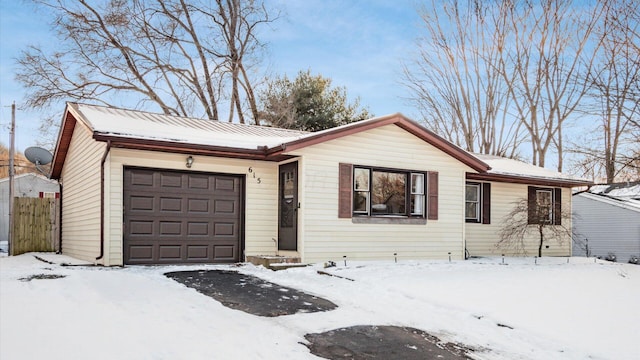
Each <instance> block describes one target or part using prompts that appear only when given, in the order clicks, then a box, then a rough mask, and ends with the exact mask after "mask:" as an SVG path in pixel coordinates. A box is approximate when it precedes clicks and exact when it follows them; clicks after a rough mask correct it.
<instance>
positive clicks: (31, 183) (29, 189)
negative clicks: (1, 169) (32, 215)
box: [0, 173, 60, 241]
mask: <svg viewBox="0 0 640 360" xmlns="http://www.w3.org/2000/svg"><path fill="white" fill-rule="evenodd" d="M14 184H15V189H14V193H13V194H14V196H15V197H36V198H37V197H49V196H50V197H58V196H59V195H60V185H59V184H58V182H57V181H55V180H50V179H48V178H46V177H44V176H42V175H38V174H34V173H27V174H20V175H16V176H15V178H14ZM8 240H9V178H4V179H0V241H8Z"/></svg>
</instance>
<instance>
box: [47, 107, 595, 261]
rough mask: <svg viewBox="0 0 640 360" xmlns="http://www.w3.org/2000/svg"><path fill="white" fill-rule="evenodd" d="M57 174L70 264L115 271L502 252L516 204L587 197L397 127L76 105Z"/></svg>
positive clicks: (559, 178)
mask: <svg viewBox="0 0 640 360" xmlns="http://www.w3.org/2000/svg"><path fill="white" fill-rule="evenodd" d="M51 177H52V178H54V179H60V181H61V183H62V185H63V189H64V190H63V191H64V193H63V198H64V201H63V204H62V251H63V253H65V254H67V255H70V256H73V257H77V258H80V259H84V260H89V261H94V262H96V263H100V264H104V265H123V264H164V263H224V262H236V261H244V260H245V258H246V256H249V255H282V256H295V257H300V258H301V259H302V262H305V263H312V262H324V261H328V260H333V261H337V260H342V258H343V256H346V257H347V258H349V259H353V260H374V259H393V257H394V254H397V255H398V257H400V258H411V259H445V258H447V257H448V255H449V254H451V257H453V258H455V259H462V258H464V256H465V248H467V249H469V250H470V253H471V255H490V254H496V253H500V252H504V251H498V252H496V251H495V243H496V241H497V239H496V228H497V227H498V226H499V224H501V218H502V217H503V216H504V215H505V214H506V213H508V211H509V210H510V207H511V206H512V203H513V201H514V200H517V199H519V198H527V197H529V198H530V199H532V200H533V201H534V206H540V207H544V208H545V209H546V210H547V211H548V214H549V216H550V218H551V219H552V221H556V219H555V215H554V214H556V213H557V212H558V211H559V210H560V209H561V208H564V209H571V196H570V194H571V192H570V191H571V188H572V187H574V186H585V185H588V184H589V182H588V181H585V180H582V179H576V178H571V177H568V176H565V175H563V174H559V173H555V172H549V171H548V170H544V169H540V168H537V167H534V166H531V165H526V164H524V163H521V162H516V161H513V160H507V159H502V158H490V157H486V156H480V155H478V156H476V155H473V154H470V153H468V152H466V151H464V150H462V149H460V148H459V147H457V146H455V145H453V144H451V143H450V142H448V141H446V140H444V139H443V138H441V137H439V136H437V135H435V134H434V133H432V132H431V131H429V130H427V129H425V128H424V127H422V126H420V125H418V124H417V123H415V122H413V121H411V120H409V119H407V118H405V117H404V116H402V115H400V114H395V115H390V116H385V117H379V118H374V119H369V120H364V121H360V122H356V123H351V124H348V125H344V126H340V127H336V128H333V129H328V130H324V131H319V132H316V133H306V132H301V131H293V130H285V129H277V128H269V127H260V126H251V125H241V124H231V123H224V122H217V121H208V120H200V119H191V118H180V117H174V116H167V115H159V114H152V113H147V112H139V111H131V110H122V109H116V108H108V107H101V106H91V105H83V104H75V103H69V104H68V105H67V108H66V110H65V113H64V116H63V123H62V127H61V131H60V134H59V137H58V142H57V146H56V150H55V153H54V159H53V166H52V174H51ZM467 185H468V186H467ZM474 189H476V191H477V192H476V193H475V195H476V197H475V198H474V197H473V196H474V195H473V190H474ZM536 200H537V201H538V204H539V205H535V201H536ZM465 213H466V215H465ZM471 221H473V222H471ZM564 225H565V226H570V224H564ZM570 243H571V242H570V241H569V240H567V241H565V242H564V243H563V245H562V246H555V245H553V246H551V247H550V248H549V249H548V250H546V251H545V255H569V254H571V244H570ZM527 249H531V251H532V253H533V252H534V249H537V239H536V236H535V234H533V235H532V237H531V238H530V239H527Z"/></svg>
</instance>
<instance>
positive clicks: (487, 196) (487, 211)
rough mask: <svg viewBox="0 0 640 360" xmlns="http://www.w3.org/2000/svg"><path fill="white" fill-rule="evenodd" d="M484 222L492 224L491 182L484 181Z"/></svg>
mask: <svg viewBox="0 0 640 360" xmlns="http://www.w3.org/2000/svg"><path fill="white" fill-rule="evenodd" d="M482 223H483V224H491V183H482Z"/></svg>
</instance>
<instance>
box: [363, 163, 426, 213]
mask: <svg viewBox="0 0 640 360" xmlns="http://www.w3.org/2000/svg"><path fill="white" fill-rule="evenodd" d="M361 170H366V171H368V188H367V189H366V190H364V189H360V188H358V187H357V178H356V173H357V172H358V171H361ZM374 172H378V173H380V172H383V173H391V174H403V175H404V176H405V184H404V213H403V214H375V213H374V212H373V200H372V197H373V194H372V193H373V191H374V190H373V189H374V186H375V184H374ZM414 175H417V177H419V178H420V179H422V182H421V187H419V190H420V191H417V190H418V188H416V191H415V192H414V186H413V185H414V183H413V181H414ZM352 176H353V181H352V185H351V190H352V192H353V196H352V198H351V201H352V216H353V218H389V219H411V218H413V219H416V218H417V219H426V216H427V201H426V198H427V196H426V194H427V191H426V190H427V171H417V170H408V169H395V168H385V167H375V166H363V165H353V173H352ZM358 193H366V194H367V195H366V196H365V198H366V210H365V211H362V210H356V196H359V195H357V194H358ZM414 196H415V197H416V198H420V205H421V211H420V212H415V211H414V209H415V208H416V207H413V206H412V204H415V202H412V201H411V200H412V198H413V197H414Z"/></svg>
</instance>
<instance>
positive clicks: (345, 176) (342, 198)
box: [338, 163, 353, 218]
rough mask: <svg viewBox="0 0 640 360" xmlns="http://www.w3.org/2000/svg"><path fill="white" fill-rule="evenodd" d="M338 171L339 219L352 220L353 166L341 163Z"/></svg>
mask: <svg viewBox="0 0 640 360" xmlns="http://www.w3.org/2000/svg"><path fill="white" fill-rule="evenodd" d="M339 166H340V167H339V170H338V217H339V218H350V217H351V214H352V205H353V196H352V191H353V165H351V164H343V163H340V165H339Z"/></svg>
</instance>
